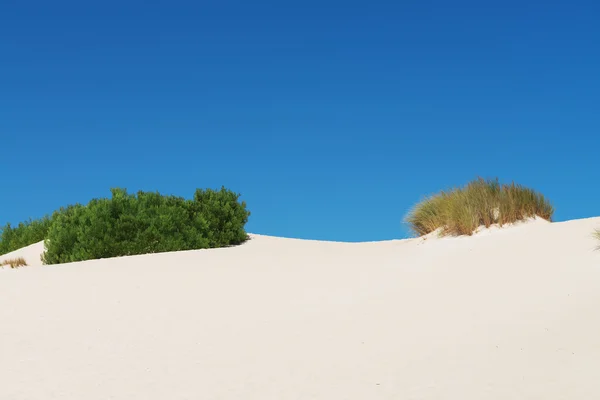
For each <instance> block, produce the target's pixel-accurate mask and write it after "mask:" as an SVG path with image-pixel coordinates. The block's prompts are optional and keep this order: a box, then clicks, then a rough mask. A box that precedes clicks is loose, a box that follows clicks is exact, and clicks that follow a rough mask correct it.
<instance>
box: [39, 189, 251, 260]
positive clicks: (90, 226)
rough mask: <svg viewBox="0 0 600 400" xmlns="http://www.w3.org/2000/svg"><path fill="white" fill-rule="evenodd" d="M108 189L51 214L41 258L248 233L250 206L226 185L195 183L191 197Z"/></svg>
mask: <svg viewBox="0 0 600 400" xmlns="http://www.w3.org/2000/svg"><path fill="white" fill-rule="evenodd" d="M111 193H112V196H111V197H110V198H100V199H93V200H92V201H90V202H89V203H88V204H87V205H81V204H75V205H72V206H69V207H66V208H61V209H60V210H59V211H57V212H55V213H54V214H53V216H52V224H51V226H50V228H49V229H48V232H47V235H46V237H45V241H44V244H45V246H46V251H45V253H44V254H43V256H42V262H43V263H44V264H60V263H67V262H75V261H85V260H94V259H99V258H109V257H119V256H131V255H137V254H148V253H159V252H166V251H181V250H195V249H206V248H215V247H226V246H232V245H237V244H241V243H243V242H244V241H246V240H247V239H248V235H247V233H246V231H245V230H244V226H245V224H246V222H247V221H248V217H249V215H250V212H249V211H248V210H247V209H246V203H245V202H243V201H239V197H240V195H239V194H237V193H234V192H232V191H230V190H228V189H225V188H221V189H220V190H212V189H206V190H203V189H198V190H196V192H195V193H194V196H193V198H192V199H184V198H182V197H177V196H166V195H161V194H160V193H153V192H141V191H140V192H138V193H137V194H130V193H127V191H126V190H125V189H119V188H114V189H112V190H111Z"/></svg>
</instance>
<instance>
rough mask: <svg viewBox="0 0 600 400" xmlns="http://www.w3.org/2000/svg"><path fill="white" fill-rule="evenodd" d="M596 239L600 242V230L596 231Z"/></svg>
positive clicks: (599, 246)
mask: <svg viewBox="0 0 600 400" xmlns="http://www.w3.org/2000/svg"><path fill="white" fill-rule="evenodd" d="M594 237H595V238H596V239H598V241H600V229H596V231H595V232H594ZM597 249H598V250H600V244H599V245H598V247H597Z"/></svg>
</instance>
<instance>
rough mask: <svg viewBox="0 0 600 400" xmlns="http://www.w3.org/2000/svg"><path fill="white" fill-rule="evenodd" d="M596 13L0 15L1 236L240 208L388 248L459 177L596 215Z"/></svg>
mask: <svg viewBox="0 0 600 400" xmlns="http://www.w3.org/2000/svg"><path fill="white" fill-rule="evenodd" d="M599 3H600V2H598V1H587V2H577V1H560V2H553V1H543V2H542V1H512V0H510V1H503V2H494V3H493V4H492V3H490V2H485V1H461V0H458V1H451V2H450V1H442V0H430V1H408V2H407V1H395V2H394V1H389V2H385V3H384V2H376V1H375V2H373V1H362V2H356V1H322V0H321V1H312V0H308V1H302V2H286V1H213V2H205V1H127V0H125V1H112V0H110V1H101V2H89V1H61V0H57V1H40V0H32V1H17V0H8V1H6V0H5V1H2V2H1V3H0V146H1V151H2V164H1V166H0V168H1V171H2V186H1V187H2V191H3V192H4V193H3V194H2V195H0V220H1V221H0V223H4V222H7V221H10V222H13V223H14V222H18V221H20V220H24V219H27V218H28V217H39V216H42V215H44V214H47V213H50V212H52V211H53V210H54V209H56V208H58V207H60V206H62V205H67V204H71V203H75V202H81V203H86V202H87V201H89V200H90V199H91V198H94V197H105V196H109V195H110V192H109V189H110V188H111V187H117V186H118V187H126V188H127V189H128V190H130V191H133V192H135V191H137V190H147V191H155V190H158V191H160V192H161V193H165V194H175V195H180V196H184V197H188V198H189V197H191V195H192V193H193V191H194V189H195V188H196V187H201V188H207V187H211V188H219V187H220V186H221V185H225V186H226V187H228V188H230V189H232V190H234V191H236V192H239V193H241V194H242V199H244V200H245V201H246V202H247V203H248V208H249V209H250V211H251V212H252V216H251V218H250V221H249V223H248V225H247V229H248V231H250V232H254V233H261V234H268V235H278V236H288V237H299V238H313V239H328V240H342V241H362V240H381V239H392V238H401V237H406V236H407V235H408V231H407V229H406V227H404V226H403V225H402V224H401V220H402V218H403V217H404V215H405V214H406V213H407V211H408V210H409V209H410V207H411V206H412V205H413V204H414V203H415V202H416V201H418V200H419V199H420V198H421V197H422V196H423V195H426V194H429V193H433V192H436V191H438V190H440V189H444V188H447V187H449V186H453V185H460V184H463V183H466V182H467V181H469V180H471V179H473V178H475V177H476V176H478V175H481V176H484V177H495V176H498V177H499V178H500V179H501V180H503V181H511V180H515V181H516V182H518V183H522V184H524V185H527V186H531V187H534V188H535V189H537V190H539V191H541V192H543V193H544V194H546V195H547V196H548V197H549V198H550V199H551V200H552V201H553V203H554V205H555V206H556V209H557V211H556V214H555V217H556V219H557V220H567V219H573V218H583V217H590V216H598V215H600V23H599V22H598V21H600V4H599Z"/></svg>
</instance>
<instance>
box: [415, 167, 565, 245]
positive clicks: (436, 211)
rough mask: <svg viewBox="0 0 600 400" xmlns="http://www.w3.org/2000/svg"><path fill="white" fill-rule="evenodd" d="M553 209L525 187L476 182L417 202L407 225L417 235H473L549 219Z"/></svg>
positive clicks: (492, 180) (484, 181) (496, 180)
mask: <svg viewBox="0 0 600 400" xmlns="http://www.w3.org/2000/svg"><path fill="white" fill-rule="evenodd" d="M553 213H554V208H553V207H552V205H551V204H550V202H549V201H548V200H547V199H546V198H545V197H544V196H543V195H542V194H540V193H537V192H535V191H534V190H532V189H529V188H526V187H524V186H521V185H518V184H515V183H510V184H500V183H499V182H498V179H490V180H485V179H482V178H479V179H476V180H474V181H472V182H470V183H468V184H467V185H466V186H464V187H460V188H454V189H451V190H448V191H442V192H440V193H438V194H436V195H433V196H430V197H428V198H426V199H425V200H423V201H421V202H420V203H418V204H417V205H416V206H415V207H414V208H413V209H412V210H411V211H410V213H409V214H408V216H407V217H406V222H407V223H408V224H409V225H410V227H411V229H412V230H413V232H414V233H415V234H417V235H418V236H422V235H426V234H428V233H431V232H433V231H435V230H437V229H441V231H440V233H441V234H442V235H455V236H457V235H472V234H473V232H474V231H475V230H476V229H477V228H478V227H480V226H485V227H486V228H489V227H490V226H491V225H492V224H499V225H503V224H509V223H513V222H516V221H519V220H524V219H527V218H531V217H535V216H538V217H540V218H543V219H546V220H548V221H551V220H552V214H553Z"/></svg>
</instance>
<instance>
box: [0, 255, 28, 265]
mask: <svg viewBox="0 0 600 400" xmlns="http://www.w3.org/2000/svg"><path fill="white" fill-rule="evenodd" d="M6 265H8V266H10V267H11V268H17V267H25V266H26V265H27V262H26V261H25V259H24V258H23V257H19V258H11V259H8V260H4V261H2V262H1V263H0V266H3V267H4V266H6Z"/></svg>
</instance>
